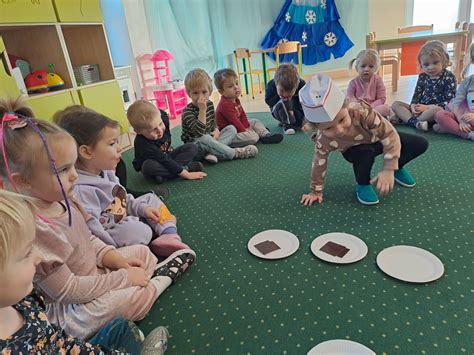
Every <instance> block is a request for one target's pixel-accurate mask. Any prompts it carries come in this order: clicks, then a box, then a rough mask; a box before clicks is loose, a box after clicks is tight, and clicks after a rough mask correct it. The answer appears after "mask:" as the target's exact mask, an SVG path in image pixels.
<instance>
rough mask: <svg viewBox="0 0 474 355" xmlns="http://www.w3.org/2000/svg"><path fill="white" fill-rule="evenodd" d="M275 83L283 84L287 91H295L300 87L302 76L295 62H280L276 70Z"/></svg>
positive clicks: (282, 86)
mask: <svg viewBox="0 0 474 355" xmlns="http://www.w3.org/2000/svg"><path fill="white" fill-rule="evenodd" d="M274 81H275V85H277V86H281V88H282V89H283V90H285V91H293V90H295V89H296V88H297V87H298V83H299V82H300V76H299V74H298V69H297V68H296V66H295V65H293V64H288V63H285V64H280V65H279V66H278V68H277V70H276V72H275V78H274Z"/></svg>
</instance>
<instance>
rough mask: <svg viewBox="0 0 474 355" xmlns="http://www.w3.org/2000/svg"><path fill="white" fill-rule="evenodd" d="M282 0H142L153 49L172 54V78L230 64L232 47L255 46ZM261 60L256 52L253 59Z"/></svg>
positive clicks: (231, 62)
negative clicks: (199, 69) (197, 68)
mask: <svg viewBox="0 0 474 355" xmlns="http://www.w3.org/2000/svg"><path fill="white" fill-rule="evenodd" d="M282 3H283V0H257V1H256V0H239V1H236V0H144V4H145V11H146V16H147V23H148V28H149V34H150V41H151V45H152V48H153V49H154V50H156V49H166V50H168V51H170V52H171V53H173V55H174V58H175V59H174V62H173V63H172V67H171V72H172V74H173V77H175V78H181V79H183V78H184V76H185V75H186V73H187V72H188V71H189V70H191V69H193V68H196V67H200V68H203V69H204V70H206V71H207V72H208V73H214V72H215V71H216V70H217V69H220V68H224V67H234V64H233V59H232V55H233V50H234V49H235V48H239V47H245V48H250V49H256V48H259V44H260V41H261V40H262V38H263V36H264V35H265V33H266V32H267V31H268V29H269V28H270V27H271V26H272V24H273V21H275V17H276V16H277V15H278V11H279V10H280V7H281V5H282ZM254 62H255V63H256V66H258V65H257V64H258V63H259V62H260V60H259V58H258V57H257V58H256V60H255V61H254Z"/></svg>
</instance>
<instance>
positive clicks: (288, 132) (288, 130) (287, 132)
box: [285, 128, 296, 136]
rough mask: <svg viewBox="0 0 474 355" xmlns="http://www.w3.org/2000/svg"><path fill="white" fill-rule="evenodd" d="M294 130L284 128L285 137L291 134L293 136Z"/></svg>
mask: <svg viewBox="0 0 474 355" xmlns="http://www.w3.org/2000/svg"><path fill="white" fill-rule="evenodd" d="M295 133H296V132H295V129H294V128H285V134H286V135H287V136H291V135H292V134H295Z"/></svg>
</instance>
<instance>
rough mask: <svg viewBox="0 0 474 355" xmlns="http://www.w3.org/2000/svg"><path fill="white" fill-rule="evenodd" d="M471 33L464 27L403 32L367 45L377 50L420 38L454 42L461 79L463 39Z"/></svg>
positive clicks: (391, 47)
mask: <svg viewBox="0 0 474 355" xmlns="http://www.w3.org/2000/svg"><path fill="white" fill-rule="evenodd" d="M468 35H469V31H467V30H462V29H454V30H433V31H420V32H412V33H403V34H399V35H395V36H393V37H387V38H377V37H376V38H375V40H374V41H372V42H371V43H370V44H369V45H368V46H367V47H368V48H373V49H375V50H377V51H383V50H387V49H399V48H401V47H402V43H407V42H413V41H420V40H426V41H430V40H434V39H436V40H440V41H441V42H444V43H446V44H448V43H454V54H453V61H454V65H455V67H454V75H455V76H456V78H457V80H458V81H459V80H460V79H461V70H462V68H461V66H462V65H461V63H462V58H461V47H462V43H463V41H466V37H467V36H468Z"/></svg>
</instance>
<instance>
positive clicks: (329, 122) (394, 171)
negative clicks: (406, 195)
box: [300, 74, 428, 205]
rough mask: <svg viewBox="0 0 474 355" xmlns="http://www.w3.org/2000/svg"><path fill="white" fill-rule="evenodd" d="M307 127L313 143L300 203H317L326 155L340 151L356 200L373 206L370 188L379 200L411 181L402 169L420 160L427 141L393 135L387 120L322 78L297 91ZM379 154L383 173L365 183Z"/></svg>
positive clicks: (409, 136) (410, 184)
mask: <svg viewBox="0 0 474 355" xmlns="http://www.w3.org/2000/svg"><path fill="white" fill-rule="evenodd" d="M300 100H301V103H302V105H303V109H304V112H305V117H306V120H307V121H308V122H309V124H308V126H310V127H311V128H316V129H317V132H316V133H314V134H313V140H314V141H315V143H316V146H315V152H314V159H313V165H312V172H311V185H310V187H311V192H310V193H309V194H304V195H303V196H302V197H301V203H302V204H304V205H312V204H313V203H314V202H319V203H321V202H323V190H324V177H325V175H326V170H327V164H328V159H329V154H330V153H331V152H333V151H340V152H342V155H343V156H344V159H346V160H347V161H348V162H350V163H351V164H352V165H353V169H354V174H355V177H356V181H357V187H356V196H357V199H358V200H359V202H360V203H362V204H364V205H375V204H377V203H378V202H379V199H378V196H377V194H376V192H375V191H374V189H373V188H372V185H371V184H375V183H376V184H377V188H378V190H379V191H380V192H381V194H382V195H385V194H387V193H389V192H390V191H392V189H393V185H394V179H395V181H396V182H397V183H398V184H400V185H402V186H404V187H413V186H415V184H416V182H415V179H414V178H413V177H412V176H411V174H410V173H409V172H408V170H407V169H406V168H405V165H406V164H407V163H408V162H410V161H411V160H413V159H415V158H416V157H417V156H419V155H421V154H422V153H423V152H424V151H425V150H426V149H427V147H428V142H427V141H426V140H425V139H424V138H422V137H419V136H416V135H411V134H406V133H401V132H400V133H397V131H396V130H395V129H394V128H393V126H392V125H391V124H390V122H389V121H387V120H386V119H385V118H384V117H383V116H381V115H380V114H379V113H378V112H377V111H375V110H373V109H372V107H370V106H369V105H368V104H367V103H365V102H363V101H361V103H360V104H354V103H353V104H351V105H352V107H351V106H349V100H348V99H347V98H345V97H344V94H343V92H342V91H341V90H340V89H339V87H337V86H336V85H335V83H334V82H333V81H332V80H331V78H329V77H328V76H325V75H322V74H318V75H316V76H314V77H313V78H312V79H311V80H310V81H309V82H308V83H307V84H306V85H305V87H304V88H303V89H301V91H300ZM380 154H383V160H384V164H383V165H384V168H383V170H382V171H380V172H379V173H378V174H377V175H376V176H375V177H374V178H372V179H371V178H370V174H371V170H372V166H373V164H374V160H375V157H376V156H378V155H380Z"/></svg>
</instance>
